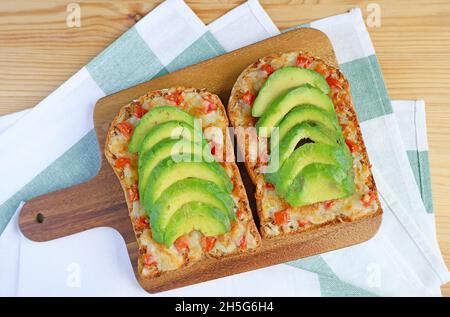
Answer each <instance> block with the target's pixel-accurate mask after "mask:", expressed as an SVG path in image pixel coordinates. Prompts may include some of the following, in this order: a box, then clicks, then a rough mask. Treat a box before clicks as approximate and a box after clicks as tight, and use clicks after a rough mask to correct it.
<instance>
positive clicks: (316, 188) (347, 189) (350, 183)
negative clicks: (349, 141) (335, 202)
mask: <svg viewBox="0 0 450 317" xmlns="http://www.w3.org/2000/svg"><path fill="white" fill-rule="evenodd" d="M354 192H355V184H354V177H353V173H351V172H349V171H345V170H344V169H342V168H340V167H338V166H335V165H329V164H320V163H314V164H310V165H308V166H306V167H305V168H303V170H302V171H301V172H300V173H299V174H298V175H297V177H296V178H295V180H294V181H293V183H292V185H291V186H290V189H289V192H288V193H287V196H286V200H287V202H288V203H289V204H290V205H291V206H296V207H300V206H305V205H310V204H314V203H317V202H322V201H326V200H331V199H340V198H345V197H348V196H351V195H353V193H354Z"/></svg>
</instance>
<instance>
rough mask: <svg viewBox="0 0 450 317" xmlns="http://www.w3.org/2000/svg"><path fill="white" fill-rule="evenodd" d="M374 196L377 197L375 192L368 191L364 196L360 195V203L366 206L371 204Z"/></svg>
mask: <svg viewBox="0 0 450 317" xmlns="http://www.w3.org/2000/svg"><path fill="white" fill-rule="evenodd" d="M376 198H377V195H376V194H375V192H369V193H368V194H365V195H364V196H362V197H361V199H360V201H361V204H362V205H363V206H364V207H366V208H367V207H369V206H370V205H371V204H372V202H373V201H374V200H375V199H376Z"/></svg>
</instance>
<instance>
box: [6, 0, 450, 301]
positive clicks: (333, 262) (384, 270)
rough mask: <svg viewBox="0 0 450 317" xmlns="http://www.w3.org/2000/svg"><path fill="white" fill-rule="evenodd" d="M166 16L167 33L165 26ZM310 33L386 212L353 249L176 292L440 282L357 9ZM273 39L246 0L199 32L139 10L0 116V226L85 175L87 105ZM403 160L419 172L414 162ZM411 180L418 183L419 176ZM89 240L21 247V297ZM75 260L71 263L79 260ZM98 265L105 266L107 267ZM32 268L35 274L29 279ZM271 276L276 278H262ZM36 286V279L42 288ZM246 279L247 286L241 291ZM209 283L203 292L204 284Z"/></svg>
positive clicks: (92, 151) (181, 17) (430, 290)
mask: <svg viewBox="0 0 450 317" xmlns="http://www.w3.org/2000/svg"><path fill="white" fill-rule="evenodd" d="M245 15H247V16H245ZM248 16H250V18H248ZM168 20H169V21H171V24H170V25H167V23H165V22H166V21H168ZM243 21H245V23H243ZM309 26H311V27H314V28H318V29H320V30H322V31H324V32H325V33H327V34H328V36H329V37H330V39H331V41H332V42H333V45H334V47H335V50H336V54H337V57H338V61H339V63H340V65H341V69H342V70H343V71H344V72H345V73H346V75H347V77H348V79H349V81H350V84H351V87H352V96H353V100H354V102H355V105H356V108H357V112H358V116H359V119H360V121H361V123H362V128H363V133H364V137H365V140H366V143H367V147H368V150H369V155H370V158H371V161H372V163H373V164H374V166H375V177H376V180H377V184H378V185H379V187H380V194H381V196H382V200H383V206H384V210H385V216H384V219H383V226H382V228H381V230H380V232H379V233H378V234H377V236H376V237H375V238H374V239H372V240H370V241H369V242H366V243H364V244H361V245H358V246H355V247H352V248H347V249H344V250H339V251H334V252H329V253H327V254H323V255H321V256H315V257H311V258H308V259H303V260H299V261H294V262H291V263H290V266H286V265H282V266H276V267H272V268H268V269H264V270H259V271H256V272H250V273H246V274H244V275H239V276H237V277H230V278H226V279H222V280H219V281H213V282H208V283H204V284H201V285H200V286H192V287H189V288H186V289H185V293H183V290H184V289H182V290H179V291H174V292H181V293H180V294H184V295H186V294H190V295H192V294H193V293H195V294H216V295H223V294H228V295H234V294H235V295H238V294H241V295H257V294H260V295H270V294H273V295H283V294H285V295H286V294H288V295H301V294H306V295H417V294H421V295H438V294H439V285H440V284H441V283H444V282H445V281H447V280H448V275H447V273H448V272H447V269H446V268H445V265H444V264H443V262H442V259H441V257H440V253H439V250H438V247H437V244H436V241H435V236H434V226H433V223H432V222H431V221H429V218H428V216H429V215H428V214H427V213H426V211H425V207H424V204H423V202H422V200H421V196H420V191H419V189H418V186H417V184H416V180H415V178H414V174H413V172H412V170H411V167H410V165H409V161H408V156H407V155H406V153H407V152H406V150H405V149H404V146H403V142H402V139H401V134H400V130H399V127H398V124H397V120H396V118H395V115H394V114H393V109H392V107H391V105H390V102H389V99H388V96H387V93H386V89H385V87H384V83H383V80H382V76H381V72H380V68H379V66H378V63H377V60H376V56H375V55H374V51H373V47H372V44H371V42H370V39H369V37H368V33H367V31H366V29H365V26H364V23H363V20H362V18H361V13H360V11H359V10H352V11H350V12H349V13H346V14H342V15H339V16H335V17H331V18H327V19H323V20H320V21H315V22H312V23H311V24H310V25H309ZM277 33H278V30H277V29H276V28H275V26H274V25H273V23H271V21H270V19H269V18H268V16H267V15H266V13H265V12H264V11H263V9H262V8H261V7H260V6H259V4H258V3H257V2H256V1H249V2H248V3H245V4H244V5H242V6H240V7H239V8H238V9H235V10H233V11H231V12H230V13H228V14H227V15H225V16H224V17H222V18H221V19H219V20H218V21H216V22H214V23H212V24H211V25H209V26H208V27H205V26H204V25H203V24H202V23H201V21H200V20H199V19H198V18H197V17H196V16H195V15H194V14H193V12H192V11H191V10H190V9H189V8H188V7H187V6H186V5H185V4H184V3H183V2H182V1H177V0H172V1H167V2H165V3H163V4H162V5H160V6H159V7H158V8H156V9H155V10H153V11H152V12H150V13H149V14H148V15H147V16H145V17H144V18H143V19H142V20H141V21H140V22H139V23H137V24H136V25H135V26H134V27H133V28H132V29H130V30H129V31H128V32H126V33H125V34H124V35H123V36H121V37H120V38H119V39H118V40H117V41H115V42H114V43H113V44H112V45H110V46H109V47H108V48H107V49H106V50H105V51H103V52H102V53H101V54H100V55H99V56H97V57H96V58H95V59H94V60H93V61H92V62H91V63H89V64H88V65H87V66H86V67H84V68H83V69H82V70H80V71H79V72H78V73H76V74H75V75H74V76H73V77H71V78H70V79H69V80H68V81H67V82H66V83H64V84H63V85H62V86H61V87H60V88H59V89H57V90H56V91H55V92H54V93H53V94H51V95H50V96H49V97H47V98H46V99H45V100H44V101H42V102H41V103H40V104H39V105H37V106H36V107H34V108H33V109H31V110H29V111H24V112H20V113H18V114H13V115H9V116H7V117H4V118H2V120H0V132H1V131H3V132H2V134H1V135H0V147H1V148H10V149H12V150H11V152H10V153H8V155H7V156H2V157H0V166H9V168H8V169H5V170H1V173H2V176H5V177H7V179H12V182H11V183H8V187H4V188H3V187H2V188H1V190H0V226H1V227H0V228H4V226H5V225H6V223H7V222H8V221H9V219H10V217H11V216H12V214H13V213H14V211H15V210H16V209H17V207H18V205H19V203H20V201H23V200H27V199H29V198H31V197H34V196H36V195H39V194H43V193H46V192H49V191H52V190H55V189H58V188H61V187H66V186H70V185H73V184H74V183H79V182H82V181H85V180H87V179H89V178H90V177H92V176H94V175H95V174H96V172H97V170H98V164H99V153H98V145H97V142H96V138H95V133H94V132H93V130H92V108H93V105H94V104H95V101H96V100H97V99H98V98H100V97H102V96H104V95H106V94H110V93H113V92H115V91H118V90H120V89H124V88H126V87H128V86H131V85H134V84H136V83H139V82H142V81H145V80H148V79H150V78H153V77H155V76H159V75H162V74H165V73H167V72H171V71H174V70H177V69H179V68H181V67H184V66H187V65H190V64H194V63H197V62H199V61H201V60H204V59H207V58H210V57H214V56H217V55H219V54H222V53H224V52H225V51H229V50H232V49H235V48H238V47H241V46H244V45H246V44H250V43H252V42H256V41H258V40H261V39H264V38H267V37H270V36H273V35H276V34H277ZM131 48H132V49H131ZM69 114H70V115H69ZM38 127H39V129H38ZM42 127H48V128H46V129H42ZM30 130H31V131H34V133H33V138H32V139H30V137H29V133H28V132H27V131H30ZM25 134H26V135H27V137H25ZM17 140H20V141H19V142H20V144H18V143H17V142H18V141H17ZM49 144H52V146H51V147H49ZM43 148H45V149H46V151H45V153H43V152H44V151H42V150H41V149H43ZM30 153H32V155H33V160H32V161H30V160H27V162H25V161H24V162H21V164H17V161H18V158H20V157H29V155H31V154H30ZM413 163H415V165H413V166H419V165H418V164H417V163H418V161H417V162H415V161H413ZM67 166H70V167H71V168H70V169H67ZM11 167H12V168H11ZM419 169H420V168H419ZM425 169H426V168H425ZM420 176H423V174H420ZM419 183H420V184H422V181H421V179H420V178H419ZM380 184H381V185H380ZM3 186H4V185H3ZM393 188H394V189H396V190H395V192H394V191H393V190H392V189H393ZM425 190H426V188H425ZM88 234H92V232H90V233H84V234H81V235H80V237H78V238H79V240H76V239H77V237H70V238H66V239H61V240H59V241H57V242H55V243H53V244H52V242H49V243H45V244H36V243H32V242H29V241H22V242H20V243H19V245H20V247H21V254H20V256H19V259H18V262H19V263H18V264H19V265H18V266H19V271H20V279H19V290H20V289H22V290H23V291H22V293H21V294H33V291H32V290H30V288H29V285H30V283H29V280H30V279H31V278H33V285H39V292H41V293H40V294H42V292H45V287H44V285H47V286H46V287H47V290H48V291H49V292H50V293H51V290H52V291H55V290H57V289H58V288H57V284H52V283H49V280H51V278H50V274H51V273H52V272H58V268H59V271H61V267H58V266H57V265H59V264H65V265H66V266H67V263H68V262H65V263H59V262H58V261H70V260H71V259H72V258H71V257H74V256H75V255H76V254H77V250H76V247H77V246H78V252H79V255H80V257H83V256H84V257H85V258H86V253H87V251H86V243H84V244H83V243H81V242H80V241H91V243H92V241H94V240H95V239H93V240H86V237H87V235H88ZM81 236H83V237H84V239H82V237H81ZM2 239H3V237H2ZM74 239H75V240H76V241H78V242H77V243H75V244H74V245H73V246H75V248H74V247H73V246H72V248H70V253H67V256H61V252H65V250H67V249H68V248H64V247H63V245H61V244H64V243H69V241H72V243H73V240H74ZM99 240H100V239H99ZM95 241H96V240H95ZM2 242H3V243H2ZM80 243H81V246H82V247H80ZM2 245H3V246H4V245H8V243H5V242H4V239H3V241H2V240H0V254H1V252H2V249H1V246H2ZM44 246H45V247H44ZM97 247H98V246H97ZM99 249H100V250H102V248H96V250H97V252H98V250H99ZM103 249H105V248H103ZM55 250H58V254H59V256H58V257H57V259H58V260H53V261H52V263H49V261H48V257H50V256H52V255H54V254H55ZM63 250H64V251H63ZM405 251H406V252H405ZM111 253H112V252H109V253H108V254H111ZM108 254H105V257H106V256H107V255H108ZM99 257H100V256H99ZM2 258H3V257H2ZM30 258H32V259H33V260H34V266H32V268H33V269H30V266H29V265H28V264H27V263H28V261H29V259H30ZM61 259H62V260H61ZM84 260H85V259H77V261H78V262H81V263H85V262H83V261H84ZM57 262H58V263H57ZM96 262H99V261H98V260H97V259H96ZM39 263H40V264H41V266H40V265H39ZM109 263H110V266H111V263H114V261H112V262H111V261H110V262H109ZM9 267H10V268H11V267H12V266H11V265H10V266H9ZM103 267H104V266H103ZM289 267H290V268H289ZM297 268H302V269H304V270H308V271H310V272H312V273H307V272H305V271H304V270H299V269H297ZM39 269H40V270H42V272H45V273H46V274H36V270H39ZM88 269H92V267H88ZM280 270H281V271H280ZM62 271H64V270H62ZM42 272H41V273H42ZM299 274H300V275H301V278H299V276H300V275H299ZM36 275H38V277H36ZM95 276H98V275H95ZM116 276H117V275H116ZM274 276H275V277H278V278H277V279H273V277H274ZM27 277H28V278H27ZM295 277H296V278H295ZM36 278H41V279H42V281H41V283H39V280H38V281H36ZM246 278H250V279H251V280H252V282H251V283H248V281H247V280H246ZM299 281H300V283H299ZM13 282H14V281H13ZM13 282H12V283H13ZM27 282H28V284H27ZM36 282H37V283H36ZM114 282H115V283H118V282H117V280H115V281H114ZM258 282H259V283H262V282H264V283H267V282H270V284H271V285H273V287H272V288H271V290H267V288H262V287H259V286H258ZM227 283H228V284H227ZM230 283H231V284H232V285H233V287H231V286H229V284H230ZM99 284H100V283H99ZM102 285H103V286H104V284H102ZM202 285H203V286H202ZM211 285H212V288H211V287H208V286H211ZM227 285H228V286H227ZM243 285H246V287H243ZM249 285H250V286H249ZM265 285H267V284H265ZM277 286H279V287H277ZM43 287H44V289H43ZM92 287H94V286H92ZM92 287H91V288H86V287H85V288H84V290H81V294H92V293H91V292H92ZM227 287H228V288H227ZM105 289H106V288H103V289H102V292H103V294H104V292H105ZM111 289H113V288H111ZM120 289H121V290H123V289H124V288H120ZM227 289H228V291H226V290H227ZM16 290H17V288H16ZM35 290H36V288H35ZM89 290H90V291H89ZM0 291H1V290H0ZM197 291H198V292H197ZM272 291H277V292H276V293H271V292H272ZM242 292H244V293H242ZM58 293H59V294H60V293H61V290H59V292H58ZM37 294H39V293H37ZM70 294H79V293H73V292H72V293H71V292H69V293H68V295H70ZM98 294H102V293H98ZM170 294H173V293H170Z"/></svg>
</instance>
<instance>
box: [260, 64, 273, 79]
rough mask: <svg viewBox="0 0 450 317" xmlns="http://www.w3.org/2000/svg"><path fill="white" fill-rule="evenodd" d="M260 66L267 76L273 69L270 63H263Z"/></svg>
mask: <svg viewBox="0 0 450 317" xmlns="http://www.w3.org/2000/svg"><path fill="white" fill-rule="evenodd" d="M261 68H262V70H263V71H265V72H266V73H267V77H268V76H270V74H272V73H273V72H274V71H275V70H274V69H273V67H272V66H271V65H270V64H264V65H262V66H261Z"/></svg>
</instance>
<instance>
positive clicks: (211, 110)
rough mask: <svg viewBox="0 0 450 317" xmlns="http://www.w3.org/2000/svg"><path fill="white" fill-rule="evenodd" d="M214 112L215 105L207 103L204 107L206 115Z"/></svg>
mask: <svg viewBox="0 0 450 317" xmlns="http://www.w3.org/2000/svg"><path fill="white" fill-rule="evenodd" d="M216 110H217V105H216V104H215V103H212V102H209V103H208V106H207V107H206V113H211V112H213V111H216Z"/></svg>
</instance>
